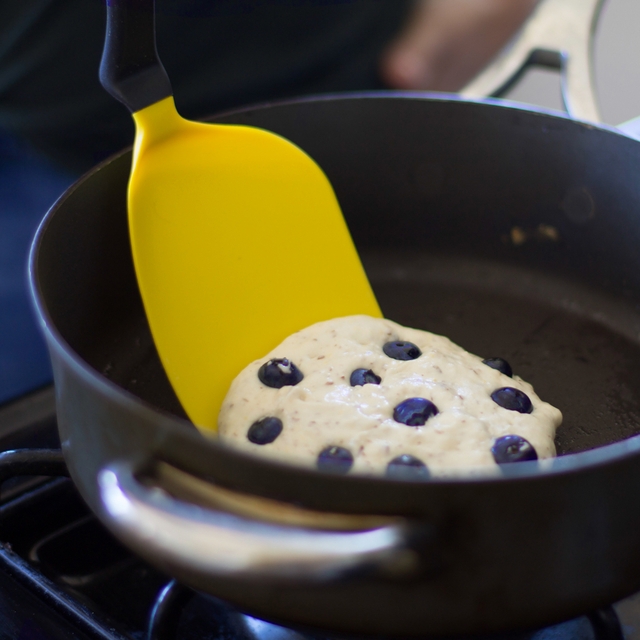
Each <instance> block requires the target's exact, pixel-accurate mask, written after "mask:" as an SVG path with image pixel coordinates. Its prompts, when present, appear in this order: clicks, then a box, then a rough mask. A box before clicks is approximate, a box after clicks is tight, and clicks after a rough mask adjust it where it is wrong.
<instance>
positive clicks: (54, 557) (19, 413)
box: [0, 389, 640, 640]
mask: <svg viewBox="0 0 640 640" xmlns="http://www.w3.org/2000/svg"><path fill="white" fill-rule="evenodd" d="M24 447H29V448H43V447H46V448H51V447H59V441H58V438H57V430H56V424H55V414H54V401H53V393H52V390H51V389H44V390H41V391H39V392H37V393H35V394H32V395H30V396H28V397H26V398H23V399H21V400H19V401H16V402H13V403H11V404H8V405H5V406H3V407H0V451H7V450H11V449H17V448H24ZM614 609H615V611H616V612H617V613H618V617H619V619H620V622H621V624H622V629H623V633H624V637H625V638H626V639H627V640H640V594H636V595H635V596H632V597H630V598H628V599H626V600H623V601H622V602H619V603H616V604H615V606H614ZM321 635H322V634H317V633H314V634H302V633H300V632H297V631H293V630H290V629H287V628H284V627H279V626H276V625H272V624H269V623H267V622H264V621H261V620H257V619H255V618H252V617H250V616H246V615H243V614H241V613H239V612H237V611H235V610H234V609H233V608H232V607H230V606H229V605H227V604H226V603H224V602H222V601H220V600H218V599H216V598H213V597H211V596H208V595H205V594H202V593H197V592H194V591H192V590H190V589H188V588H186V587H183V586H182V585H179V584H177V583H175V581H173V580H172V579H171V577H170V576H167V575H165V574H163V573H162V572H160V571H158V570H157V569H155V568H154V567H152V566H150V565H149V564H147V563H146V562H144V561H142V560H140V559H139V558H138V557H136V556H135V555H133V554H132V553H131V552H129V551H128V550H127V549H126V548H125V547H123V546H122V545H121V544H120V543H119V542H118V541H117V540H116V539H115V538H114V537H113V536H112V535H111V534H110V533H109V532H108V531H107V530H106V529H105V528H104V527H103V526H102V524H101V523H100V522H99V521H98V520H97V519H96V517H95V516H94V515H93V514H92V513H91V512H90V510H89V509H88V508H87V506H86V505H85V504H84V502H83V501H82V499H81V498H80V496H79V494H78V493H77V491H76V490H75V488H74V486H73V483H72V482H71V481H70V480H69V479H68V478H47V477H35V478H34V477H31V476H29V477H19V478H12V479H11V480H8V481H6V482H5V483H4V484H3V485H2V493H1V494H0V640H4V639H7V640H8V639H11V640H14V639H16V638H19V639H25V640H62V639H65V640H66V639H70V638H72V639H78V640H96V639H101V640H146V639H147V638H149V639H150V640H170V639H171V640H174V639H175V640H195V639H198V640H303V638H305V637H306V638H309V637H310V636H311V637H312V638H313V639H314V640H317V639H318V638H319V637H321ZM596 637H597V638H598V639H600V638H602V639H604V638H611V639H613V638H614V637H615V636H612V635H606V632H604V635H601V636H596V635H595V634H594V630H593V628H592V625H591V624H590V622H589V620H588V618H587V617H586V616H583V617H581V618H577V619H575V620H570V621H567V622H565V623H563V624H560V625H556V626H553V627H549V628H546V629H543V630H539V631H536V632H530V633H526V634H515V635H511V636H506V637H502V640H516V639H517V640H594V639H595V638H596ZM617 637H619V634H618V636H617Z"/></svg>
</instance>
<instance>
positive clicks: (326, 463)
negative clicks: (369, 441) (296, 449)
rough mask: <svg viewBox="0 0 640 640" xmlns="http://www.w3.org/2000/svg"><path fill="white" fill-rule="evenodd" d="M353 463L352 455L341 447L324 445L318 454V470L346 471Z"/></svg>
mask: <svg viewBox="0 0 640 640" xmlns="http://www.w3.org/2000/svg"><path fill="white" fill-rule="evenodd" d="M352 465H353V456H352V455H351V452H350V451H349V450H348V449H345V448H343V447H335V446H331V447H326V448H325V449H323V450H322V451H321V452H320V455H318V462H317V466H318V469H320V471H330V472H332V473H347V472H348V471H349V469H351V467H352Z"/></svg>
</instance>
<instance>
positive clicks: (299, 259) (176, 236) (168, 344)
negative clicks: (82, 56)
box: [100, 0, 381, 430]
mask: <svg viewBox="0 0 640 640" xmlns="http://www.w3.org/2000/svg"><path fill="white" fill-rule="evenodd" d="M153 9H154V7H153V0H108V2H107V35H106V42H105V48H104V53H103V58H102V64H101V67H100V80H101V82H102V84H103V86H104V87H105V88H106V89H107V90H108V91H109V92H110V93H111V94H112V95H113V96H114V97H116V98H118V99H119V100H120V101H121V102H123V103H124V104H125V105H126V106H127V107H128V108H129V110H130V111H131V112H132V113H133V118H134V120H135V123H136V139H135V145H134V153H133V166H132V169H131V177H130V181H129V193H128V209H129V230H130V235H131V246H132V250H133V258H134V264H135V269H136V274H137V278H138V284H139V286H140V291H141V293H142V299H143V301H144V306H145V310H146V313H147V317H148V320H149V324H150V326H151V331H152V334H153V338H154V341H155V343H156V347H157V349H158V352H159V354H160V358H161V360H162V363H163V365H164V367H165V370H166V372H167V375H168V376H169V380H170V381H171V384H172V385H173V387H174V389H175V391H176V394H177V395H178V398H179V399H180V401H181V403H182V405H183V407H184V409H185V411H186V412H187V414H188V415H189V417H190V418H191V420H192V421H193V422H194V423H195V424H196V425H197V426H199V427H204V428H207V429H214V430H215V429H216V421H217V415H218V411H219V408H220V405H221V403H222V400H223V398H224V395H225V393H226V391H227V389H228V387H229V384H230V383H231V381H232V380H233V378H234V376H235V375H236V374H237V373H238V372H239V371H240V370H241V369H242V368H243V367H244V366H245V365H246V364H248V363H249V362H251V361H252V360H255V359H256V358H259V357H261V356H262V355H264V354H265V353H266V352H267V351H269V350H271V349H273V348H274V347H275V346H276V345H277V344H278V343H279V342H280V341H281V340H283V339H284V338H285V337H286V336H287V335H289V334H290V333H293V332H294V331H298V330H299V329H302V328H303V327H305V326H307V325H310V324H312V323H314V322H318V321H320V320H327V319H329V318H332V317H338V316H344V315H350V314H357V313H364V314H369V315H373V316H380V315H381V314H380V310H379V308H378V305H377V302H376V300H375V297H374V295H373V292H372V291H371V288H370V286H369V283H368V281H367V278H366V275H365V273H364V271H363V269H362V265H361V264H360V260H359V258H358V255H357V253H356V250H355V247H354V246H353V243H352V241H351V238H350V236H349V232H348V229H347V227H346V225H345V222H344V220H343V217H342V213H341V211H340V207H339V205H338V202H337V200H336V197H335V195H334V193H333V190H332V188H331V185H330V184H329V181H328V180H327V178H326V176H325V175H324V174H323V172H322V170H321V169H320V168H319V167H318V166H317V165H316V164H315V163H314V162H313V160H311V158H309V156H307V155H306V154H305V153H304V152H303V151H301V150H300V149H299V148H298V147H296V146H295V145H293V144H292V143H291V142H288V141H287V140H285V139H283V138H281V137H279V136H277V135H274V134H272V133H269V132H267V131H263V130H261V129H255V128H251V127H241V126H229V125H211V124H201V123H197V122H191V121H188V120H184V119H183V118H182V117H180V115H178V113H177V111H176V109H175V105H174V102H173V97H172V91H171V85H170V83H169V79H168V77H167V75H166V72H165V70H164V68H163V67H162V64H161V62H160V60H159V58H158V55H157V52H156V47H155V32H154V29H155V27H154V13H153ZM212 82H215V78H212ZM284 355H286V354H284Z"/></svg>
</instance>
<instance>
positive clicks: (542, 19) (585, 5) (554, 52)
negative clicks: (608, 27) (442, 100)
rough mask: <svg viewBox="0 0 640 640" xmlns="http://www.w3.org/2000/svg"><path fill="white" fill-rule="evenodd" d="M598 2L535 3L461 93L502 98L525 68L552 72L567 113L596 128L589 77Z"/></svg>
mask: <svg viewBox="0 0 640 640" xmlns="http://www.w3.org/2000/svg"><path fill="white" fill-rule="evenodd" d="M603 4H604V0H540V2H539V4H538V5H537V6H536V8H535V9H534V11H533V12H532V14H531V16H530V17H529V18H528V20H527V22H525V24H524V26H523V27H522V29H521V31H520V33H519V34H518V35H517V36H516V38H515V39H514V41H513V42H512V44H511V45H510V46H508V47H507V48H505V50H504V51H503V52H502V53H500V54H499V55H498V57H497V58H496V59H495V60H494V61H493V62H492V63H491V64H490V65H489V66H488V67H487V68H486V69H485V70H484V71H483V72H482V73H480V75H478V76H476V78H474V80H472V81H471V82H470V83H469V84H468V85H467V86H466V87H464V88H463V89H462V91H461V94H462V95H463V96H465V97H468V98H484V97H487V96H492V97H499V96H501V95H503V94H504V93H505V92H506V91H507V90H508V89H509V88H510V87H511V86H512V85H513V84H514V83H515V82H516V81H517V80H518V78H519V77H520V76H521V74H522V73H523V72H524V71H525V70H526V69H527V67H529V66H531V65H539V66H545V67H551V68H554V69H558V70H559V71H560V74H561V78H562V99H563V101H564V106H565V109H566V110H567V113H568V114H569V115H570V116H571V117H572V118H576V119H578V120H587V121H590V122H600V120H601V118H600V111H599V109H598V103H597V98H596V92H595V87H594V81H593V73H592V48H593V35H594V33H595V28H596V25H597V22H598V18H599V16H600V10H601V9H602V5H603Z"/></svg>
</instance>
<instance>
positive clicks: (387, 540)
mask: <svg viewBox="0 0 640 640" xmlns="http://www.w3.org/2000/svg"><path fill="white" fill-rule="evenodd" d="M98 483H99V487H100V493H101V498H102V506H103V510H104V512H105V513H104V515H105V516H106V518H105V521H106V523H107V524H108V525H109V527H110V528H111V530H112V531H113V532H114V533H115V534H116V535H117V536H118V537H120V538H121V539H122V540H124V542H125V543H127V544H129V545H130V546H131V547H132V548H133V549H135V550H136V551H137V552H138V553H139V554H140V555H141V556H143V557H145V558H147V559H148V560H150V561H151V562H154V561H155V564H162V567H163V568H164V569H167V570H169V571H172V572H173V573H175V574H176V575H177V576H178V577H181V578H182V579H185V580H186V581H188V580H189V578H190V577H191V578H193V577H194V576H195V579H197V576H198V575H200V576H211V575H220V576H223V575H224V576H229V577H234V578H250V579H256V578H269V579H284V580H296V581H305V582H313V581H316V582H317V581H325V580H332V579H335V578H338V577H340V576H342V575H344V574H345V573H352V572H356V571H357V570H364V569H367V570H372V569H375V570H378V571H381V572H382V573H384V574H387V575H389V576H392V577H395V578H401V577H402V576H403V575H412V574H414V573H415V571H416V569H417V567H416V565H417V564H418V563H419V559H418V554H416V553H415V552H414V551H413V550H412V549H411V548H409V545H408V540H409V538H410V537H411V536H410V535H409V534H410V531H409V527H408V526H407V523H406V522H403V521H400V522H397V523H394V524H389V525H385V526H380V527H377V528H374V529H369V530H364V531H326V530H318V529H308V528H307V529H305V528H301V527H289V526H282V525H279V524H273V523H270V522H260V521H256V520H253V519H250V518H244V517H238V516H237V515H234V514H230V513H224V512H219V511H216V510H213V509H210V508H203V507H201V506H199V505H196V504H191V503H188V502H184V501H181V500H178V499H176V498H174V497H172V496H170V495H169V494H168V493H166V492H164V491H162V490H160V489H158V488H154V487H148V486H146V485H144V484H142V483H141V482H139V481H138V480H137V479H136V476H135V473H134V470H133V467H132V466H131V465H130V464H129V463H126V462H121V463H116V464H114V465H111V466H110V467H108V468H106V469H104V470H102V471H101V472H100V474H99V476H98Z"/></svg>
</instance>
